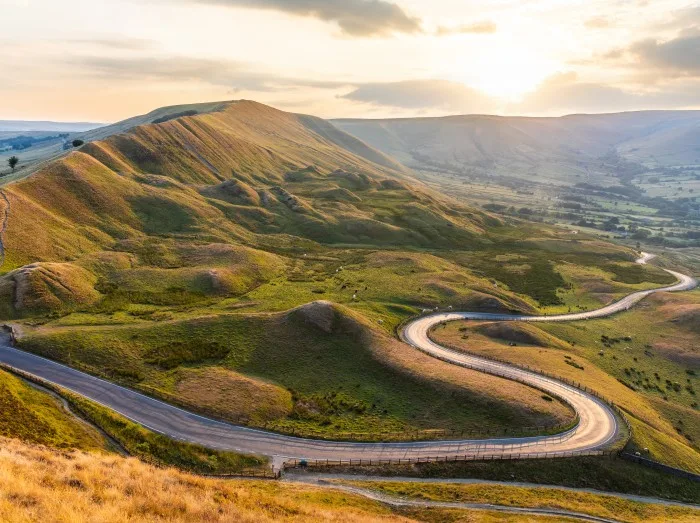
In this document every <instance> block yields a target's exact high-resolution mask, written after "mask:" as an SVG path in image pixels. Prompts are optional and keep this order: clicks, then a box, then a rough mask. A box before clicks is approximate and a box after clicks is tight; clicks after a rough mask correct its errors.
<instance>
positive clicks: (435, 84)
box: [341, 80, 496, 113]
mask: <svg viewBox="0 0 700 523" xmlns="http://www.w3.org/2000/svg"><path fill="white" fill-rule="evenodd" d="M341 98H344V99H346V100H352V101H354V102H363V103H367V104H371V105H380V106H385V107H397V108H402V109H413V110H423V109H438V110H447V111H451V112H462V113H467V112H479V113H483V112H488V111H492V110H494V108H495V107H496V102H495V100H493V99H492V98H490V97H489V96H487V95H485V94H483V93H481V92H479V91H477V90H475V89H472V88H470V87H467V86H466V85H464V84H461V83H458V82H450V81H447V80H407V81H403V82H388V83H367V84H362V85H359V86H358V87H357V88H356V89H354V90H353V91H351V92H350V93H348V94H346V95H343V96H342V97H341Z"/></svg>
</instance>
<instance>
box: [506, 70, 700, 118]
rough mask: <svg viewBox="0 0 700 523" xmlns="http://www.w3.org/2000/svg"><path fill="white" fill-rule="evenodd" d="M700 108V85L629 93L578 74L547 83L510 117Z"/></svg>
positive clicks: (672, 85)
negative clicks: (590, 80) (514, 115)
mask: <svg viewBox="0 0 700 523" xmlns="http://www.w3.org/2000/svg"><path fill="white" fill-rule="evenodd" d="M699 105H700V82H697V81H693V80H690V81H688V80H686V81H684V82H674V83H669V84H667V85H665V86H663V88H661V89H656V90H651V91H650V90H645V91H637V90H629V89H625V88H623V87H618V86H613V85H605V84H600V83H591V82H582V81H580V80H579V78H578V76H577V75H576V73H571V72H569V73H560V74H557V75H554V76H552V77H550V78H548V79H546V80H545V81H544V82H542V84H541V85H540V86H539V87H538V88H537V89H536V90H535V91H533V92H532V93H530V94H529V95H528V96H526V97H525V98H524V99H523V100H522V101H521V102H519V103H518V104H514V105H512V106H510V107H508V112H510V113H526V114H535V113H550V114H562V113H574V112H588V113H599V112H619V111H631V110H643V109H660V108H664V109H682V108H688V107H697V106H699Z"/></svg>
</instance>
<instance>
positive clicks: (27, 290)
mask: <svg viewBox="0 0 700 523" xmlns="http://www.w3.org/2000/svg"><path fill="white" fill-rule="evenodd" d="M96 283H97V278H96V277H95V275H93V274H92V273H90V272H89V271H87V270H85V269H83V268H82V267H78V266H76V265H73V264H70V263H34V264H31V265H25V266H24V267H22V268H21V269H17V270H14V271H12V272H10V273H8V274H6V275H5V276H3V277H2V278H1V279H0V304H2V305H4V308H5V311H4V314H3V316H5V317H8V318H12V317H15V316H17V315H21V314H23V313H26V312H28V311H31V312H49V311H64V312H66V311H70V310H73V309H76V308H79V307H86V306H90V305H94V304H95V303H97V301H98V300H99V299H100V293H99V292H97V291H96V290H95V284H96Z"/></svg>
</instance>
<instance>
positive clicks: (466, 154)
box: [333, 111, 700, 183]
mask: <svg viewBox="0 0 700 523" xmlns="http://www.w3.org/2000/svg"><path fill="white" fill-rule="evenodd" d="M333 123H334V124H335V125H336V126H338V127H340V128H341V129H343V130H345V131H347V132H349V133H351V134H353V135H355V136H357V137H358V138H360V139H361V140H364V141H365V142H367V143H368V144H370V145H372V146H373V147H376V148H378V149H379V150H381V151H384V152H385V153H387V154H390V155H393V156H395V157H396V158H398V159H400V160H401V161H402V162H403V163H404V164H405V165H408V166H409V167H416V168H444V169H448V170H454V171H456V172H461V171H463V170H465V169H466V170H467V171H468V170H470V169H489V170H491V171H493V172H495V173H500V174H504V175H511V176H516V177H517V176H527V175H528V174H533V175H535V176H538V175H539V176H543V177H545V178H548V180H549V181H551V182H554V183H566V182H568V181H570V180H569V179H568V176H567V175H569V173H567V172H564V173H559V174H557V172H556V168H557V166H558V167H559V170H560V171H561V170H562V167H563V168H564V170H565V171H566V170H569V171H571V173H574V174H581V175H586V174H587V173H588V171H590V170H592V169H596V168H597V167H600V165H599V164H600V163H601V162H600V158H601V157H607V156H609V155H610V154H611V153H616V154H619V155H620V156H621V157H622V158H624V159H625V160H630V161H638V162H642V163H645V164H648V165H649V166H652V167H654V166H671V165H686V164H689V163H695V164H697V163H700V160H699V159H700V152H699V151H698V147H697V133H698V128H700V112H698V111H641V112H630V113H617V114H600V115H585V114H584V115H569V116H563V117H558V118H530V117H501V116H485V115H467V116H448V117H444V118H408V119H389V120H358V119H346V120H343V119H340V120H334V121H333Z"/></svg>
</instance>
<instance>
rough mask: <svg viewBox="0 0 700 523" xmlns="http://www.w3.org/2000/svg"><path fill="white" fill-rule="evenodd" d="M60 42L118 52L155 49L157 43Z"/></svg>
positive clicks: (125, 40) (111, 40) (130, 40)
mask: <svg viewBox="0 0 700 523" xmlns="http://www.w3.org/2000/svg"><path fill="white" fill-rule="evenodd" d="M60 42H62V43H65V44H68V45H73V46H79V47H86V46H92V47H100V48H103V49H114V50H120V51H146V50H150V49H155V48H156V47H157V43H156V42H155V41H154V40H147V39H145V38H85V39H82V38H69V39H66V40H61V41H60Z"/></svg>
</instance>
